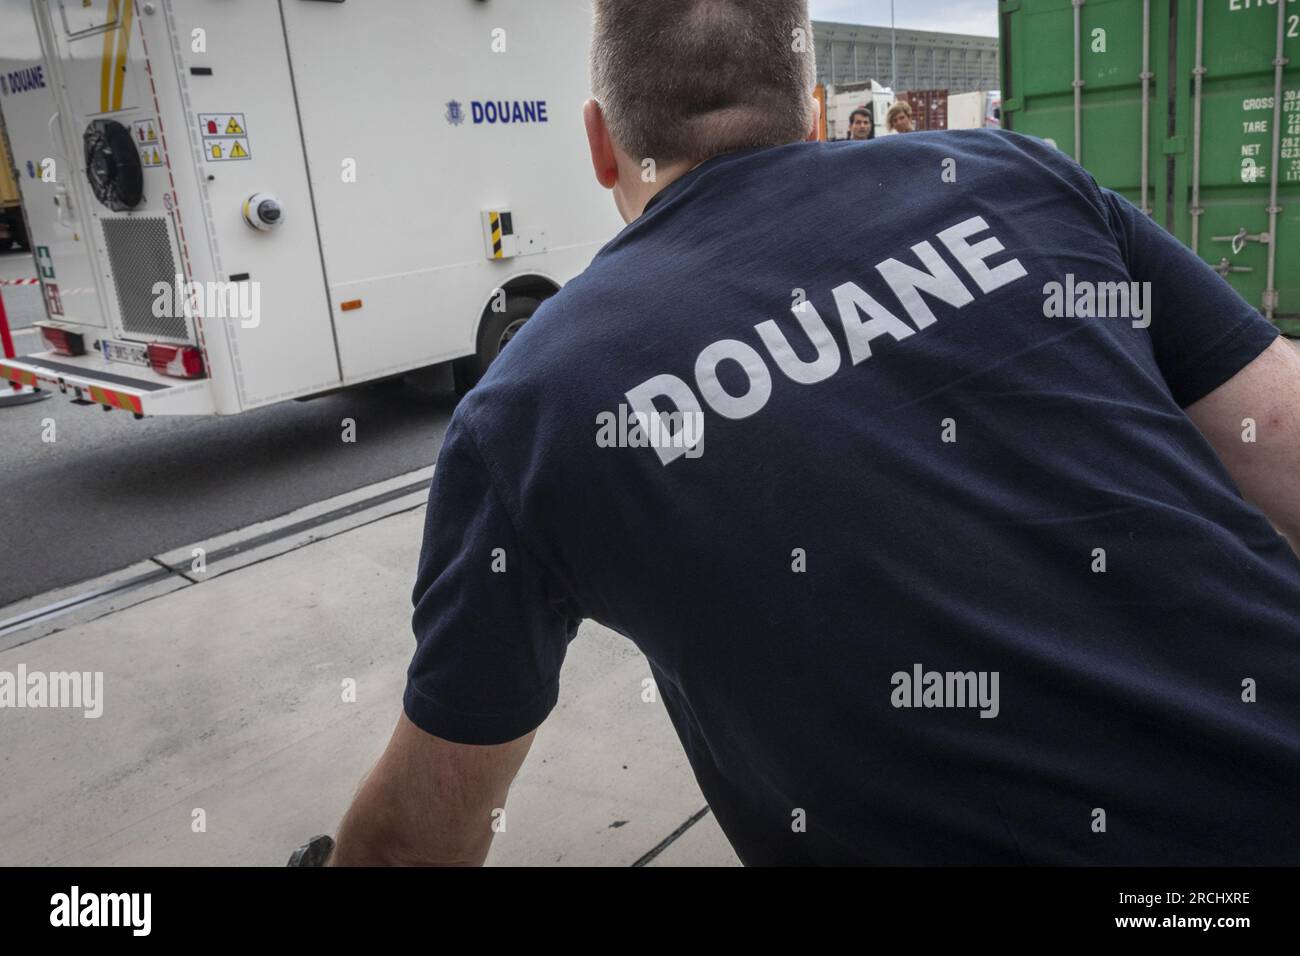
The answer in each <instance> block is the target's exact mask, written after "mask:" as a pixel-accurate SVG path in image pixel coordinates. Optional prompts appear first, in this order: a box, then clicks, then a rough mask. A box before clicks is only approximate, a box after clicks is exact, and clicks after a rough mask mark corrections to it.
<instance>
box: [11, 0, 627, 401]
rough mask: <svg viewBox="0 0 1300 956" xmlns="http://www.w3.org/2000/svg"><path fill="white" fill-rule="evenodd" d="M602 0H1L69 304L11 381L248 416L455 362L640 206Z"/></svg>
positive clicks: (51, 306)
mask: <svg viewBox="0 0 1300 956" xmlns="http://www.w3.org/2000/svg"><path fill="white" fill-rule="evenodd" d="M590 30H591V26H590V7H589V5H588V4H587V3H585V2H583V0H548V2H546V3H538V2H536V0H490V2H485V0H437V2H430V0H384V2H382V3H377V2H369V3H367V2H360V0H0V111H2V112H3V115H4V118H5V121H6V123H7V125H8V130H9V137H10V141H11V143H12V146H13V149H14V152H15V156H14V162H15V166H16V167H17V168H18V170H19V175H20V179H21V189H22V194H23V200H24V204H25V206H26V210H27V214H28V220H29V228H30V231H31V237H32V247H33V253H34V259H35V263H34V267H35V269H36V270H37V272H38V274H39V277H40V279H41V283H42V287H43V291H44V297H45V303H46V311H47V316H48V321H46V322H43V323H41V335H42V337H43V340H44V344H45V345H46V346H47V347H48V348H47V350H46V351H41V352H39V353H36V354H30V355H25V356H21V357H17V358H13V359H5V358H3V357H0V380H3V379H9V380H10V381H12V382H17V383H21V384H24V385H33V386H37V387H43V388H57V389H58V390H60V391H62V392H63V393H64V394H66V395H68V396H69V397H70V398H72V399H73V400H74V401H76V402H78V403H82V404H93V405H100V406H103V407H104V408H108V409H114V408H116V409H124V410H127V411H129V412H132V413H134V414H136V415H137V416H143V415H212V414H216V415H235V414H239V413H241V412H244V411H248V410H249V409H253V408H257V407H260V406H264V405H268V404H271V403H274V402H280V401H284V400H287V399H294V398H303V397H307V396H312V395H318V394H324V393H328V392H331V391H335V390H338V389H340V388H343V387H346V386H350V385H355V384H359V383H363V382H367V381H374V380H378V379H383V378H389V377H395V376H398V375H401V374H403V373H407V372H410V371H414V370H418V369H423V368H428V367H431V366H442V365H444V363H448V362H452V361H453V360H457V361H455V362H454V365H455V368H456V369H457V372H458V384H459V385H460V386H461V387H462V388H463V387H466V386H468V385H470V384H472V382H473V381H474V380H475V379H476V377H477V376H478V375H480V374H481V373H482V371H483V370H485V369H486V367H487V365H488V364H489V363H490V362H491V360H492V359H493V357H494V356H495V355H496V354H497V353H498V352H499V351H500V349H501V348H502V347H504V345H505V344H506V343H507V342H508V341H509V340H510V338H511V337H512V336H513V335H514V333H515V332H516V331H518V329H519V327H520V326H521V325H522V324H523V322H524V321H526V320H527V318H528V317H529V315H531V314H532V312H533V311H534V310H535V309H536V308H537V307H538V305H539V304H540V303H541V302H542V301H543V300H545V299H546V298H547V297H548V296H551V295H553V294H554V293H555V292H556V291H557V290H558V289H559V288H560V287H561V285H562V284H563V283H564V282H566V281H568V280H569V279H571V278H572V277H573V276H575V275H577V274H578V273H579V272H581V271H582V270H583V269H584V268H585V267H586V265H587V264H588V263H589V262H590V261H591V258H592V257H593V256H594V254H595V253H596V251H597V250H598V249H599V248H600V247H601V246H602V245H603V244H604V243H606V242H607V241H609V240H610V239H611V238H613V236H614V235H615V234H616V233H617V231H618V230H619V228H620V227H621V225H622V223H621V221H620V220H619V219H618V216H617V214H616V212H615V209H614V205H613V203H612V202H611V200H610V199H609V196H608V194H607V193H605V192H604V191H603V190H601V189H600V188H599V187H598V186H597V185H596V183H595V181H594V179H593V178H592V176H591V172H590V164H589V161H588V159H587V153H586V147H585V141H584V136H583V128H582V121H581V112H580V110H581V106H582V103H583V101H584V99H585V98H586V97H587V96H588V91H589V88H590V87H589V82H588V73H587V63H588V45H589V42H590Z"/></svg>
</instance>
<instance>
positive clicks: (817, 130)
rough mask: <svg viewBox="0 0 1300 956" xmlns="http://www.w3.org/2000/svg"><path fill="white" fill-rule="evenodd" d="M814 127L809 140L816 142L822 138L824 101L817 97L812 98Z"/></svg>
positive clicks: (809, 134)
mask: <svg viewBox="0 0 1300 956" xmlns="http://www.w3.org/2000/svg"><path fill="white" fill-rule="evenodd" d="M812 106H813V108H812V129H811V130H810V131H809V133H808V142H810V143H815V142H817V141H818V140H819V139H821V128H822V103H821V100H819V99H817V97H815V96H814V97H813V98H812Z"/></svg>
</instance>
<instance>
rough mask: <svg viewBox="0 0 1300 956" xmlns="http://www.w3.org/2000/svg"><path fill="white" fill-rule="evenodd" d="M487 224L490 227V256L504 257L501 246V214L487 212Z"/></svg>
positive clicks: (494, 257)
mask: <svg viewBox="0 0 1300 956" xmlns="http://www.w3.org/2000/svg"><path fill="white" fill-rule="evenodd" d="M488 224H489V225H490V226H491V227H492V258H493V259H504V258H505V253H504V252H503V251H502V246H501V216H500V215H499V214H497V213H495V212H491V213H488Z"/></svg>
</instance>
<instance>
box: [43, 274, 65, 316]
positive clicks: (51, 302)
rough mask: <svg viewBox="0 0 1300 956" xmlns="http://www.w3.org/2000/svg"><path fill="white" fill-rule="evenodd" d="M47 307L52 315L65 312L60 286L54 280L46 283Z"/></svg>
mask: <svg viewBox="0 0 1300 956" xmlns="http://www.w3.org/2000/svg"><path fill="white" fill-rule="evenodd" d="M45 308H46V311H47V312H49V314H50V315H62V314H63V300H62V299H61V298H59V287H58V286H57V285H55V284H54V283H53V282H47V283H45Z"/></svg>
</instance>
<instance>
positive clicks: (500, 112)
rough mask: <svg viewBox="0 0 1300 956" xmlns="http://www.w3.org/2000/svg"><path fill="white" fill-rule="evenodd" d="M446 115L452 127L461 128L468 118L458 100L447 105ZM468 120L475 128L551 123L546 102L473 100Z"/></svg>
mask: <svg viewBox="0 0 1300 956" xmlns="http://www.w3.org/2000/svg"><path fill="white" fill-rule="evenodd" d="M445 115H446V117H447V122H448V123H450V124H451V125H452V126H460V125H461V124H462V123H464V122H465V120H466V118H467V117H466V115H465V108H464V106H463V105H462V104H461V103H460V101H458V100H452V101H451V102H450V103H448V104H447V112H446V114H445ZM468 119H469V120H470V122H471V124H472V125H474V126H509V125H519V126H531V125H535V124H538V123H549V122H550V121H551V119H550V116H549V115H548V114H547V111H546V100H471V101H470V104H469V116H468Z"/></svg>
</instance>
